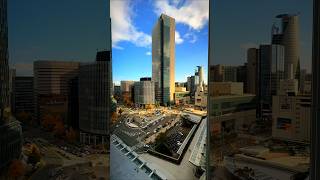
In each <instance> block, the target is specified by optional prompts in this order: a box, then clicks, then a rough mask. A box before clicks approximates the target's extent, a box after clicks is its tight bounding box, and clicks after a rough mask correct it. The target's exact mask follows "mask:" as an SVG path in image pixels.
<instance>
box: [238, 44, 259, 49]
mask: <svg viewBox="0 0 320 180" xmlns="http://www.w3.org/2000/svg"><path fill="white" fill-rule="evenodd" d="M257 47H258V45H257V44H256V43H253V42H247V43H242V44H240V48H242V49H245V50H247V49H249V48H257Z"/></svg>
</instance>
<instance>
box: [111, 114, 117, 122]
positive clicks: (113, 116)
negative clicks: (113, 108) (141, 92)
mask: <svg viewBox="0 0 320 180" xmlns="http://www.w3.org/2000/svg"><path fill="white" fill-rule="evenodd" d="M117 120H118V114H117V113H116V112H113V113H112V115H111V122H112V123H115V122H117Z"/></svg>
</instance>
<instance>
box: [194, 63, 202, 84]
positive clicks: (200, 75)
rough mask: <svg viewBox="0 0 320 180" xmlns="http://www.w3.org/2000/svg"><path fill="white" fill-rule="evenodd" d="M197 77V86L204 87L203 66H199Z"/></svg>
mask: <svg viewBox="0 0 320 180" xmlns="http://www.w3.org/2000/svg"><path fill="white" fill-rule="evenodd" d="M195 76H198V82H197V83H196V84H198V85H199V86H201V87H203V86H204V76H203V67H202V66H197V70H196V73H195Z"/></svg>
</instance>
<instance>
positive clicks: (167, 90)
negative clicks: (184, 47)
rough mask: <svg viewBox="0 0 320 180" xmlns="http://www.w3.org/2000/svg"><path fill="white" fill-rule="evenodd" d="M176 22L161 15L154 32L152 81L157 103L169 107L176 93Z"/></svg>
mask: <svg viewBox="0 0 320 180" xmlns="http://www.w3.org/2000/svg"><path fill="white" fill-rule="evenodd" d="M174 68H175V20H174V19H173V18H172V17H169V16H167V15H165V14H161V16H160V18H159V19H158V22H157V24H156V25H155V26H154V28H153V31H152V80H153V82H155V94H156V101H158V102H159V103H160V104H162V105H168V104H171V103H173V101H174V91H175V77H174V74H175V70H174Z"/></svg>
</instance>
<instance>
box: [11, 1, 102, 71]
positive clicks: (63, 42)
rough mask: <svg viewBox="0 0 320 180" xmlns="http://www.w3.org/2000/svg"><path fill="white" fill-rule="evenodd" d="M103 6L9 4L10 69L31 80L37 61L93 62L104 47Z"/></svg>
mask: <svg viewBox="0 0 320 180" xmlns="http://www.w3.org/2000/svg"><path fill="white" fill-rule="evenodd" d="M106 2H107V1H106V0H103V1H97V2H89V1H84V0H80V1H76V0H71V1H63V2H43V1H40V0H32V1H28V2H20V1H16V0H11V1H8V25H9V29H8V30H9V33H8V34H9V43H8V45H9V62H10V66H11V67H13V68H16V70H17V75H18V76H20V75H22V76H31V75H32V74H33V62H34V61H36V60H59V61H80V62H88V61H90V62H94V61H95V53H96V52H97V51H101V50H105V48H106V46H107V45H106V41H107V32H106V25H107V20H106V18H105V17H107V10H106ZM40 14H41V16H40Z"/></svg>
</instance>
